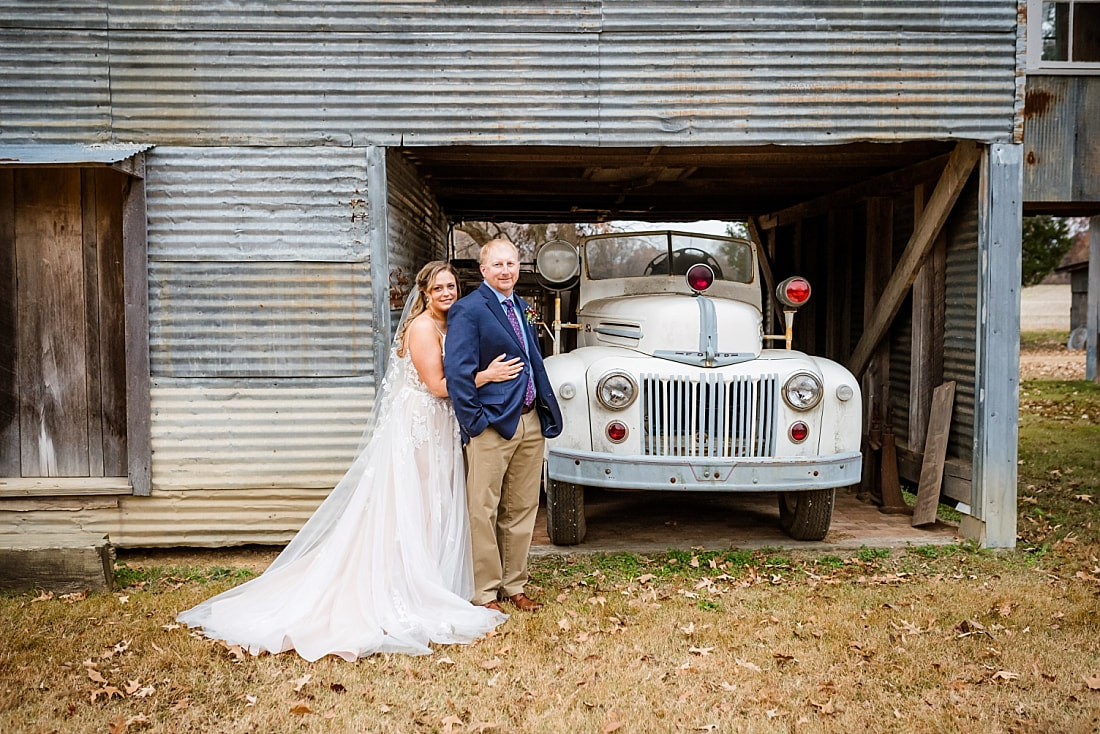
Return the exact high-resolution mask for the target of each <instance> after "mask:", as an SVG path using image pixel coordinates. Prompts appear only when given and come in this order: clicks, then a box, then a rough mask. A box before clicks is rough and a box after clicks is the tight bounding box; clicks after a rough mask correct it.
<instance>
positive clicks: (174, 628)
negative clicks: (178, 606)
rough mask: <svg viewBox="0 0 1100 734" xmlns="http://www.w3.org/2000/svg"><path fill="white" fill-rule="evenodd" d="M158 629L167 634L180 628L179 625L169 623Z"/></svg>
mask: <svg viewBox="0 0 1100 734" xmlns="http://www.w3.org/2000/svg"><path fill="white" fill-rule="evenodd" d="M160 628H161V629H162V630H168V631H169V632H171V631H172V630H178V629H179V628H180V625H178V624H176V623H175V622H169V623H168V624H162V625H161V626H160Z"/></svg>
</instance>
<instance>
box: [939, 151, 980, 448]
mask: <svg viewBox="0 0 1100 734" xmlns="http://www.w3.org/2000/svg"><path fill="white" fill-rule="evenodd" d="M946 228H947V265H946V270H947V273H946V279H947V303H946V304H945V313H944V340H943V341H944V344H943V379H944V381H945V382H946V381H948V380H954V381H955V409H954V413H953V414H952V418H951V436H950V439H949V443H948V447H947V455H948V457H950V458H954V459H960V460H962V461H965V462H969V461H970V460H971V457H972V456H973V454H974V371H975V369H976V366H977V365H976V362H975V339H976V336H977V328H978V272H979V269H978V175H977V173H976V172H975V174H974V175H973V176H972V177H971V179H970V182H969V183H968V184H967V186H966V188H965V189H963V192H962V194H961V195H960V196H959V200H958V202H956V204H955V208H954V212H953V214H952V215H951V217H950V218H949V219H948V220H947V224H946Z"/></svg>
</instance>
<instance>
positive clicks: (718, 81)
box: [600, 26, 1015, 144]
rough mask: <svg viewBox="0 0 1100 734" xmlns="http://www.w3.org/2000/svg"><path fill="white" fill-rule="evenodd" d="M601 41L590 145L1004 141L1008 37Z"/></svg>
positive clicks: (1010, 63)
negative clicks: (596, 130)
mask: <svg viewBox="0 0 1100 734" xmlns="http://www.w3.org/2000/svg"><path fill="white" fill-rule="evenodd" d="M746 28H748V29H750V30H745V31H742V32H739V33H737V34H735V35H730V34H712V33H697V34H692V33H680V34H661V35H653V34H613V35H611V34H608V35H606V36H604V37H603V38H602V39H601V43H600V77H601V85H600V86H601V89H600V91H601V96H600V142H601V143H621V144H638V143H639V142H640V140H639V136H640V135H644V136H649V137H651V138H654V137H655V139H658V140H661V139H664V138H667V137H675V138H676V139H678V140H679V141H681V142H682V143H687V142H691V143H696V144H698V143H714V144H720V143H721V144H725V143H735V144H755V143H768V142H780V143H795V142H797V143H825V142H846V141H851V140H900V139H914V138H922V137H929V136H932V137H938V138H971V139H976V140H987V139H994V138H1001V137H1003V136H1004V135H1006V134H1007V135H1011V132H1012V130H1011V119H1012V105H1013V99H1014V91H1015V86H1014V85H1015V81H1014V80H1015V77H1014V68H1015V57H1014V55H1013V50H1014V48H1015V34H1013V35H1012V36H1011V37H1010V36H1008V35H1003V37H1002V36H996V35H990V34H946V35H938V34H937V35H924V36H916V35H904V34H898V33H873V32H867V33H862V32H861V33H850V32H837V31H812V32H811V31H805V32H792V33H767V32H758V31H756V30H755V29H754V28H752V26H746Z"/></svg>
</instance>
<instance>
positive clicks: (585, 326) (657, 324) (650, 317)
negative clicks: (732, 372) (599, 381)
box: [578, 294, 762, 366]
mask: <svg viewBox="0 0 1100 734" xmlns="http://www.w3.org/2000/svg"><path fill="white" fill-rule="evenodd" d="M578 321H579V322H580V324H581V326H582V331H581V333H580V338H579V339H578V345H579V346H618V347H625V348H627V349H632V350H635V351H638V352H641V353H643V354H648V355H651V356H654V357H659V358H662V359H670V360H672V361H676V362H685V363H687V364H699V365H704V364H705V365H706V366H721V365H722V364H736V363H737V362H743V361H747V360H750V359H755V358H756V357H758V356H759V355H760V349H761V333H762V332H761V321H760V312H759V311H758V310H757V309H756V308H755V306H752V305H750V304H746V303H742V302H740V301H731V300H728V299H718V298H708V297H706V296H695V297H691V298H685V297H684V296H682V295H676V294H667V295H663V294H658V295H638V296H622V297H616V298H606V299H600V300H596V301H590V302H589V303H586V304H585V305H584V307H583V308H582V309H581V311H580V313H579V315H578Z"/></svg>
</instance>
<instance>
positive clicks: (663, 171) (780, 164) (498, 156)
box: [400, 140, 956, 223]
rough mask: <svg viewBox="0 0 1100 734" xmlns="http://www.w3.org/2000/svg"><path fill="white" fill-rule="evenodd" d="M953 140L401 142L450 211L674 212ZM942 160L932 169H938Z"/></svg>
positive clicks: (818, 186)
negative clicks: (643, 144)
mask: <svg viewBox="0 0 1100 734" xmlns="http://www.w3.org/2000/svg"><path fill="white" fill-rule="evenodd" d="M955 144H956V143H955V142H949V141H935V140H917V141H909V142H899V143H850V144H845V145H812V146H811V145H804V146H792V145H786V146H785V145H763V146H705V147H674V146H654V147H649V148H626V147H570V146H484V145H468V146H438V147H406V148H401V149H400V151H401V153H402V154H403V155H404V156H405V157H406V158H407V159H408V160H409V161H410V162H411V163H412V164H413V166H414V167H415V168H416V169H417V171H418V173H419V176H420V177H421V179H422V180H423V181H424V182H425V183H426V184H427V186H428V187H429V188H430V189H431V191H432V193H433V195H434V196H435V197H436V199H437V200H438V201H439V204H440V206H441V207H442V209H443V210H444V211H445V212H446V214H447V217H448V219H450V220H451V221H462V220H475V221H512V222H527V223H536V222H603V221H610V220H615V219H619V220H638V221H663V222H670V221H697V220H703V219H726V220H736V219H747V218H749V217H755V216H761V215H765V214H768V213H772V212H778V211H782V210H784V209H787V208H789V207H792V206H796V205H798V204H801V203H803V202H806V201H810V200H814V199H817V198H819V197H822V196H827V195H829V194H832V193H833V192H836V191H838V190H844V189H848V188H850V187H853V186H858V185H860V184H863V183H864V182H866V181H869V180H873V179H877V178H879V177H882V176H884V175H888V174H892V173H896V172H898V171H902V170H905V169H909V168H912V167H914V166H918V165H920V164H923V163H927V162H928V161H932V160H933V159H939V158H940V157H941V156H945V155H946V154H947V153H949V152H950V151H951V150H952V149H953V148H954V146H955ZM945 160H946V159H945V158H944V159H943V160H938V162H937V165H936V166H934V167H935V168H936V170H934V171H933V170H930V171H928V173H927V175H928V176H929V177H932V178H934V177H935V176H936V175H938V173H939V169H942V167H943V163H944V161H945ZM877 193H882V192H877Z"/></svg>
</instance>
